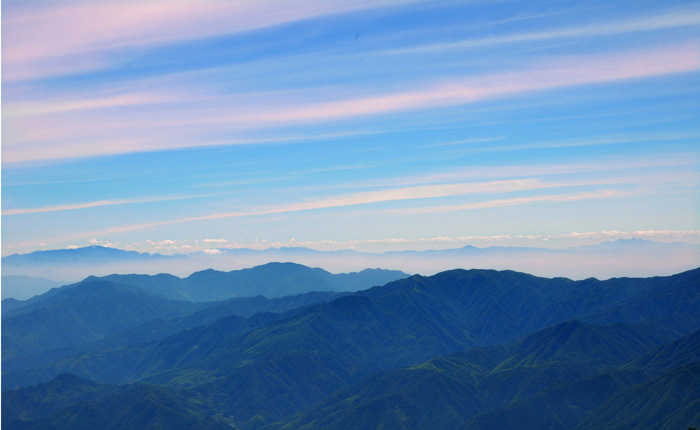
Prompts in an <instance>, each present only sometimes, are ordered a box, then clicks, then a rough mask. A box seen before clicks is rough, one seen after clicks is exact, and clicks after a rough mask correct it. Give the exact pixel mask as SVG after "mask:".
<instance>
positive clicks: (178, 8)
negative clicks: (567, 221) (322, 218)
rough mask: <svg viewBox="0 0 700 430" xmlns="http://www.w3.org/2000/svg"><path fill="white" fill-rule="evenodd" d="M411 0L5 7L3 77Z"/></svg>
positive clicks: (56, 71) (72, 67)
mask: <svg viewBox="0 0 700 430" xmlns="http://www.w3.org/2000/svg"><path fill="white" fill-rule="evenodd" d="M410 1H411V0H379V1H369V0H361V1H346V0H339V1H333V2H327V1H319V0H303V1H283V0H258V1H254V2H231V1H224V0H208V1H191V0H176V1H164V0H153V1H146V2H144V1H134V0H128V1H119V2H100V3H98V2H82V1H58V2H50V3H43V4H35V3H33V2H32V3H31V4H21V3H15V4H11V5H9V6H8V7H3V27H4V30H5V31H3V33H4V34H3V36H4V41H3V52H2V57H3V69H4V70H3V80H9V81H15V80H26V79H36V78H41V77H46V76H51V75H60V74H65V73H75V72H81V71H88V70H94V69H96V68H100V67H105V66H107V65H110V64H112V63H114V62H115V61H119V60H120V59H122V57H121V56H120V55H119V52H116V53H115V51H119V50H122V49H125V48H136V47H137V48H146V47H148V46H157V45H164V44H168V43H173V42H181V41H184V40H192V39H199V38H205V37H212V36H219V35H225V34H234V33H241V32H246V31H250V30H255V29H260V28H265V27H271V26H275V25H279V24H284V23H289V22H294V21H300V20H304V19H309V18H315V17H319V16H324V15H333V14H338V13H344V12H353V11H358V10H363V9H372V8H378V7H383V6H391V5H395V4H401V3H408V2H410Z"/></svg>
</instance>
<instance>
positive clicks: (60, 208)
mask: <svg viewBox="0 0 700 430" xmlns="http://www.w3.org/2000/svg"><path fill="white" fill-rule="evenodd" d="M212 195H213V194H202V195H197V196H174V197H156V198H149V199H122V200H98V201H94V202H87V203H77V204H71V205H59V206H44V207H40V208H21V209H7V210H3V211H2V214H3V215H27V214H37V213H46V212H61V211H73V210H79V209H90V208H97V207H101V206H116V205H132V204H138V203H154V202H166V201H171V200H186V199H197V198H202V197H210V196H212Z"/></svg>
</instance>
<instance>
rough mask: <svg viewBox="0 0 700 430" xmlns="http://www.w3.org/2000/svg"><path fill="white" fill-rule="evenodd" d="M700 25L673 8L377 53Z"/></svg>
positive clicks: (694, 15)
mask: <svg viewBox="0 0 700 430" xmlns="http://www.w3.org/2000/svg"><path fill="white" fill-rule="evenodd" d="M697 26H700V10H697V9H684V10H674V11H670V12H667V13H664V14H658V15H650V16H638V17H634V18H630V19H626V20H617V21H612V22H607V23H594V24H589V25H582V26H578V27H568V28H560V29H554V30H547V31H539V32H531V33H516V34H508V35H503V36H494V37H485V38H480V39H467V40H462V41H459V42H451V43H438V44H431V45H425V46H415V47H409V48H400V49H393V50H384V51H377V52H374V53H373V54H375V55H391V54H415V53H432V52H439V51H447V50H455V49H473V48H482V47H489V46H494V45H504V44H513V43H524V42H541V41H545V40H552V39H567V38H580V37H600V36H612V35H619V34H626V33H637V32H646V31H655V30H664V29H670V28H685V27H697Z"/></svg>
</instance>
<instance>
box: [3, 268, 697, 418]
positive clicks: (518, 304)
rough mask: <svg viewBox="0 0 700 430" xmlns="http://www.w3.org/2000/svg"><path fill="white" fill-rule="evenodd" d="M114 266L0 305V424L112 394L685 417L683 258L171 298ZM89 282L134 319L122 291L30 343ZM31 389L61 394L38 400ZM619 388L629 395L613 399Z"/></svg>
mask: <svg viewBox="0 0 700 430" xmlns="http://www.w3.org/2000/svg"><path fill="white" fill-rule="evenodd" d="M295 269H298V268H295ZM206 275H211V276H206ZM224 275H225V274H221V273H209V272H205V273H204V274H202V275H201V276H203V278H205V279H208V280H209V281H208V282H213V281H212V280H215V279H216V280H221V279H226V278H225V276H224ZM127 278H128V277H109V278H103V279H93V278H90V279H87V280H86V281H84V282H82V283H80V284H78V285H74V286H71V287H63V288H61V289H57V290H52V292H50V293H47V294H46V295H44V296H47V297H43V296H40V297H38V298H35V299H33V300H31V301H30V302H31V303H27V304H26V305H24V306H21V307H15V308H14V309H12V310H11V311H8V312H6V315H4V316H3V385H2V386H3V390H10V391H6V392H4V393H3V421H4V422H6V423H7V422H9V423H11V424H9V427H8V428H41V426H42V425H44V426H48V427H43V428H87V427H84V426H85V425H86V424H84V423H86V422H87V420H88V418H90V417H94V418H90V419H94V420H97V421H95V422H108V421H109V420H117V421H119V422H125V423H128V422H130V421H128V420H129V419H131V418H133V417H130V416H127V415H129V414H127V415H123V411H124V410H125V408H126V409H128V410H135V409H134V408H136V409H139V408H142V409H143V410H150V411H152V412H151V413H150V414H151V415H150V416H152V417H153V419H152V420H148V419H145V418H144V419H143V420H142V421H133V422H134V423H136V422H138V423H139V425H140V426H143V428H149V427H148V426H149V425H155V424H152V423H164V424H163V425H164V426H165V427H163V428H181V427H177V426H174V427H173V425H175V424H173V423H175V422H182V423H184V422H188V423H191V425H192V426H198V425H209V426H210V428H218V427H216V426H219V425H228V426H231V425H234V426H236V427H238V428H245V429H257V428H270V429H272V428H289V429H302V428H304V429H312V428H324V429H325V428H329V429H333V428H347V429H351V428H386V429H394V428H396V429H420V428H436V429H443V428H444V429H458V428H520V427H522V428H552V429H559V428H561V429H564V428H567V429H568V428H594V429H598V428H601V429H602V428H607V427H605V425H607V424H608V423H619V424H615V425H618V426H620V427H619V428H639V429H642V428H655V426H657V425H659V426H661V427H663V426H665V425H667V424H666V423H673V424H672V425H676V426H678V425H681V428H682V426H686V428H687V427H692V426H693V425H696V426H697V417H699V416H700V415H698V413H700V412H699V411H698V410H697V407H698V406H700V403H698V400H699V399H700V398H699V397H698V393H697V390H696V387H697V384H696V382H697V381H696V378H694V377H692V375H695V376H697V363H698V362H700V357H699V355H700V353H699V352H698V351H700V348H699V347H698V339H699V338H700V334H699V332H698V330H700V315H698V314H697V309H700V307H699V306H698V305H700V269H695V270H692V271H688V272H684V273H680V274H678V275H674V276H668V277H656V278H619V279H610V280H607V281H598V280H595V279H588V280H584V281H572V280H569V279H564V278H555V279H548V278H540V277H536V276H532V275H527V274H524V273H518V272H511V271H502V272H499V271H493V270H452V271H448V272H443V273H439V274H437V275H434V276H430V277H424V276H419V275H415V276H411V277H408V278H405V279H400V280H397V281H393V282H390V283H387V284H386V285H383V286H377V287H373V288H370V289H366V290H362V291H358V292H356V293H341V294H340V296H338V295H337V294H338V293H334V292H328V293H307V294H305V295H297V296H295V297H283V298H276V299H270V298H262V297H252V298H247V299H242V298H239V299H230V300H227V301H220V302H214V303H212V302H193V301H183V300H174V299H173V297H172V296H171V297H168V296H165V295H163V294H162V291H163V290H164V289H167V288H171V287H167V286H165V285H166V284H165V283H160V284H159V285H160V290H159V289H157V288H153V287H152V285H153V284H152V283H151V282H150V281H148V282H146V280H148V279H151V278H143V277H141V278H138V282H141V285H140V286H137V283H138V282H136V281H133V282H131V283H130V284H126V283H117V281H123V280H124V279H127ZM159 279H171V278H169V277H166V278H163V277H161V278H159ZM177 279H180V278H177ZM240 279H243V280H245V279H246V278H245V277H242V278H240ZM175 282H176V283H177V282H180V281H175ZM242 284H244V285H245V282H243V281H242ZM232 288H234V287H232V286H231V285H229V286H227V287H225V288H223V290H227V289H228V290H230V289H232ZM82 290H85V291H84V292H83V291H82ZM184 291H187V292H189V291H190V290H184ZM217 291H221V290H217ZM68 292H70V293H68ZM108 292H109V294H111V295H109V294H107V293H108ZM101 294H105V295H106V297H122V296H124V297H132V295H133V294H141V295H142V296H141V297H142V301H143V303H144V306H146V304H147V305H148V306H150V308H149V309H153V311H150V310H149V311H146V312H147V313H149V314H150V315H151V316H150V317H149V318H147V319H146V320H142V319H138V318H136V317H135V315H136V314H139V313H140V312H141V311H140V310H139V309H140V308H137V307H133V309H132V310H131V311H133V314H134V315H132V314H130V313H128V312H127V311H126V310H124V316H123V318H121V319H123V320H124V321H123V322H120V323H119V324H117V323H115V322H114V317H110V313H109V312H108V311H107V310H103V313H104V315H102V316H101V319H90V321H92V323H91V324H92V325H94V326H95V327H94V328H92V329H91V330H90V331H86V332H85V334H84V335H83V337H82V338H78V340H76V336H75V335H71V336H68V337H65V338H62V337H61V336H59V335H48V336H50V337H53V338H55V339H52V340H51V342H52V343H50V346H49V347H43V346H42V347H39V346H36V345H33V344H32V341H33V340H34V339H33V336H36V334H38V333H44V332H46V333H51V330H50V329H49V327H46V326H45V325H46V324H48V321H52V323H53V324H55V325H57V326H62V325H65V326H66V327H68V326H69V325H68V323H67V321H68V320H69V319H67V318H66V317H63V316H62V315H61V314H58V315H59V316H60V318H59V317H54V313H56V312H58V311H57V309H64V308H65V309H78V308H81V306H80V305H79V304H80V303H83V302H81V300H86V297H87V298H90V300H91V301H89V302H88V303H90V304H91V305H92V306H93V307H94V308H95V309H101V306H104V305H103V304H100V303H102V302H100V301H99V300H98V298H97V297H94V298H93V295H95V296H100V295H101ZM178 294H180V293H178ZM216 294H218V292H217V293H216ZM334 294H336V295H334ZM111 300H112V303H114V300H116V299H111ZM109 301H110V300H106V302H109ZM127 303H128V302H127ZM156 303H157V305H156ZM71 306H74V308H71ZM37 313H38V314H37ZM117 313H119V312H117ZM33 314H35V315H49V316H51V318H53V319H51V318H49V317H45V319H41V318H38V317H32V318H30V317H29V316H30V315H33ZM77 314H80V313H79V312H78V311H77V310H76V311H74V312H71V315H77ZM80 315H81V316H80V318H82V319H85V318H88V319H89V318H93V317H92V316H90V314H89V313H87V314H80ZM129 315H131V316H129ZM22 317H24V318H26V319H28V320H31V321H33V322H32V323H31V324H34V325H33V326H29V324H30V322H29V321H26V320H23V319H21V318H22ZM80 318H78V320H81V319H80ZM129 321H130V322H129ZM127 322H128V323H127ZM25 324H27V326H25ZM75 326H76V327H78V325H75ZM6 330H7V333H8V334H6ZM76 331H77V332H80V330H79V329H77V330H74V329H70V330H66V333H75V332H76ZM88 334H89V336H88ZM6 336H7V339H8V340H9V345H10V346H13V345H15V346H14V347H13V349H10V352H8V354H10V353H12V354H14V355H11V356H8V357H7V358H6V357H5V356H4V355H5V342H6ZM47 342H48V341H47ZM42 344H45V343H44V342H42ZM32 347H33V348H37V349H41V351H37V352H33V350H32V349H31V348H32ZM71 348H72V350H71ZM21 354H25V355H26V359H23V360H17V359H14V358H15V357H18V356H20V355H21ZM6 363H8V365H6ZM66 374H70V375H74V376H66ZM56 378H58V379H56ZM66 381H68V382H66ZM70 381H75V382H74V383H71V382H70ZM36 384H40V385H36ZM42 384H43V385H42ZM72 384H74V385H75V388H74V389H73V388H70V386H71V385H72ZM90 384H96V385H94V386H93V385H90ZM65 385H68V387H65ZM86 385H87V386H90V387H96V388H90V389H87V388H85V386H86ZM52 387H53V388H52ZM61 387H62V388H61ZM80 387H83V388H80ZM115 387H116V388H115ZM39 389H42V390H55V392H56V393H65V394H55V395H54V396H53V397H54V398H55V399H56V400H55V401H51V402H50V403H52V404H51V405H43V406H38V405H37V404H36V403H37V400H36V399H37V398H38V397H40V395H37V394H36V390H39ZM32 390H35V391H32ZM649 390H654V394H653V396H652V395H651V394H650V393H649V392H648V391H649ZM84 392H87V393H88V394H80V393H84ZM32 393H34V394H32ZM125 393H132V394H131V395H126V394H125ZM645 393H646V394H645ZM625 396H626V397H625ZM630 398H634V399H638V400H636V403H635V404H639V405H644V410H643V411H641V410H639V409H637V408H635V407H634V406H630V405H631V404H630V405H628V407H622V406H621V405H622V402H624V400H620V399H630ZM169 404H173V405H178V407H177V408H176V411H180V413H182V414H185V415H186V417H180V418H177V415H173V414H174V413H175V411H170V412H168V409H167V408H168V405H169ZM654 404H656V405H659V406H658V407H653V405H654ZM671 404H673V405H674V406H670V405H671ZM86 405H89V406H86ZM117 405H123V406H124V407H122V408H119V407H117ZM6 411H7V413H8V414H10V413H11V414H10V415H7V416H8V417H9V418H7V420H6V419H5V413H6ZM120 411H122V412H120ZM91 414H92V415H91ZM120 414H122V415H120ZM156 417H157V418H156ZM599 417H605V419H604V420H603V419H599ZM8 420H9V421H8ZM99 420H103V421H99ZM171 420H172V421H171ZM187 420H191V421H187ZM113 422H114V421H113ZM518 423H519V424H518ZM516 424H517V425H516ZM668 425H671V424H668ZM577 426H578V427H577ZM624 426H627V427H624ZM661 427H660V428H661ZM115 428H119V427H115ZM152 428H156V427H152ZM182 428H184V427H182ZM192 428H196V427H192ZM229 428H230V427H229ZM668 428H671V427H668ZM674 428H675V427H674Z"/></svg>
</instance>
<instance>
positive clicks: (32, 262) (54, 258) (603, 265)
mask: <svg viewBox="0 0 700 430" xmlns="http://www.w3.org/2000/svg"><path fill="white" fill-rule="evenodd" d="M208 251H209V252H192V253H188V254H174V255H161V254H149V253H138V252H134V251H125V250H120V249H115V248H106V247H101V246H90V247H84V248H76V249H60V250H48V251H35V252H32V253H29V254H13V255H9V256H5V257H3V258H2V271H3V275H5V276H27V277H32V278H45V279H48V280H54V281H55V282H56V281H58V282H60V283H61V284H63V285H65V284H70V283H74V282H77V281H79V280H82V279H85V278H86V277H88V276H90V275H94V276H106V275H109V274H113V273H145V274H151V275H155V274H159V273H164V272H165V273H171V274H174V275H176V276H179V277H182V278H186V277H188V276H189V275H190V274H192V273H194V272H198V271H203V270H205V269H217V270H220V271H229V270H231V269H243V268H248V267H253V266H259V265H263V264H267V263H270V262H278V261H285V262H294V263H298V264H302V265H306V266H311V267H323V268H325V269H327V270H330V271H332V272H334V273H341V272H345V273H347V272H356V271H360V270H362V269H364V268H367V267H383V268H388V269H395V270H401V271H403V272H407V273H412V274H413V273H421V274H435V273H438V272H441V271H445V270H450V269H455V268H464V269H469V268H475V267H478V268H484V269H496V270H501V269H512V270H519V271H524V272H528V273H532V274H536V275H539V276H546V277H558V276H564V277H567V278H571V279H586V278H588V277H597V278H599V279H607V278H611V277H621V276H634V277H649V276H658V275H671V274H674V273H679V272H682V271H685V270H690V269H693V268H695V267H697V264H698V261H700V245H695V244H689V243H684V242H674V243H663V242H656V241H651V240H641V239H619V240H615V241H609V242H602V243H599V244H597V245H587V246H572V247H568V248H563V249H554V248H546V247H537V248H535V247H508V246H490V247H485V248H478V247H474V246H465V247H462V248H454V249H440V250H424V251H392V252H383V253H373V252H360V251H356V250H350V249H347V250H338V251H318V250H314V249H309V248H301V247H280V248H267V249H247V248H236V249H227V248H221V249H209V250H208ZM385 282H389V281H388V280H386V281H385ZM25 284H26V283H25ZM34 284H35V286H36V285H38V284H37V283H36V282H34ZM11 285H12V288H11V289H8V290H7V291H3V293H4V294H5V295H4V296H3V298H15V299H25V298H27V297H31V295H29V296H27V295H26V294H25V293H24V292H23V291H22V290H19V295H7V294H9V293H10V292H11V291H17V290H18V288H21V287H22V283H21V281H17V280H16V279H15V280H14V281H12V282H11ZM375 285H378V284H375ZM370 286H371V285H370ZM49 287H50V286H47V287H45V288H46V290H48V288H49ZM368 287H369V286H368ZM3 290H4V289H3ZM46 290H44V291H46ZM355 290H357V288H355ZM41 292H43V291H36V290H33V293H32V294H38V293H41ZM13 294H15V293H13Z"/></svg>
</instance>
